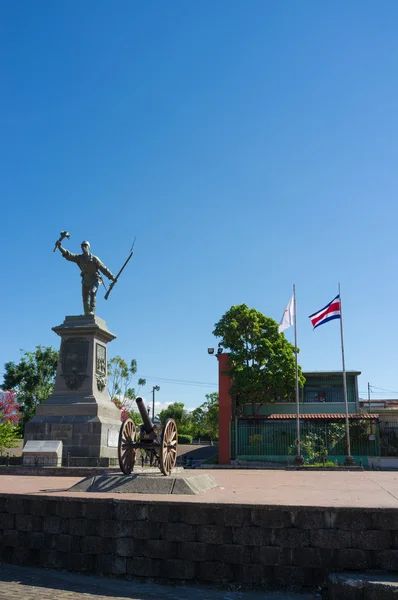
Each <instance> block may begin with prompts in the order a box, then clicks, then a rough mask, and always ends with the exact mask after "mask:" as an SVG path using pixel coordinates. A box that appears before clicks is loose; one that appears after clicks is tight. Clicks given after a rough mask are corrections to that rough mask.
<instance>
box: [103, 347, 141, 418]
mask: <svg viewBox="0 0 398 600" xmlns="http://www.w3.org/2000/svg"><path fill="white" fill-rule="evenodd" d="M136 373H137V361H136V360H135V359H134V358H133V360H132V361H131V362H130V364H127V362H126V361H125V360H123V358H121V357H120V356H115V357H114V358H111V360H110V361H109V362H108V392H109V395H110V397H111V400H112V402H114V403H115V404H116V406H118V408H121V409H122V408H123V407H127V410H129V409H130V408H132V406H133V404H132V401H133V400H135V399H136V397H137V394H138V392H139V389H140V387H141V386H144V385H146V381H145V379H142V378H140V379H139V380H138V389H137V391H136V390H135V388H133V387H132V380H133V377H134V375H135V374H136ZM132 410H133V409H132Z"/></svg>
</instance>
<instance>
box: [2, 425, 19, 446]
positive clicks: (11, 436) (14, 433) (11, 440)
mask: <svg viewBox="0 0 398 600" xmlns="http://www.w3.org/2000/svg"><path fill="white" fill-rule="evenodd" d="M18 437H19V427H18V425H15V424H14V423H11V421H6V422H5V423H0V454H3V453H4V450H9V449H10V448H15V447H16V446H17V443H16V442H17V440H18Z"/></svg>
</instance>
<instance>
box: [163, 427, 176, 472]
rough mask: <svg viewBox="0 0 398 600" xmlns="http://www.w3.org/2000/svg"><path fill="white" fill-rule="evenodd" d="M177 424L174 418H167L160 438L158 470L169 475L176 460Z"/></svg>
mask: <svg viewBox="0 0 398 600" xmlns="http://www.w3.org/2000/svg"><path fill="white" fill-rule="evenodd" d="M177 445H178V437H177V425H176V422H175V421H174V419H168V420H167V421H166V425H165V426H164V428H163V431H162V437H161V440H160V470H161V471H162V473H163V475H170V474H171V471H172V469H173V467H174V466H175V464H176V460H177Z"/></svg>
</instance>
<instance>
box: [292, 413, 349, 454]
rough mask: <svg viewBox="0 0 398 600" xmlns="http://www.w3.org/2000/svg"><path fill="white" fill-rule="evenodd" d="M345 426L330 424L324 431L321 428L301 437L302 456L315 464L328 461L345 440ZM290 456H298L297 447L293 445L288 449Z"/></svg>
mask: <svg viewBox="0 0 398 600" xmlns="http://www.w3.org/2000/svg"><path fill="white" fill-rule="evenodd" d="M344 436H345V425H343V424H340V423H329V424H328V425H327V427H326V428H324V429H323V430H322V429H321V428H319V427H317V428H316V429H314V430H313V431H310V432H308V433H307V434H306V435H303V436H301V439H300V443H301V454H302V456H304V457H306V458H308V460H309V461H310V462H311V463H313V462H315V461H320V462H322V464H323V463H324V462H326V461H327V459H328V456H329V452H330V451H331V450H333V448H334V447H335V446H336V445H337V444H338V443H339V442H340V441H341V440H342V439H343V438H344ZM288 453H289V454H296V453H297V447H296V445H295V444H292V445H291V446H290V447H289V449H288Z"/></svg>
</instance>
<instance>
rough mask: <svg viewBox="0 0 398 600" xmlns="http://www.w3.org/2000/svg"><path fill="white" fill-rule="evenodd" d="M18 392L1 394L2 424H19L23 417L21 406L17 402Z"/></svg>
mask: <svg viewBox="0 0 398 600" xmlns="http://www.w3.org/2000/svg"><path fill="white" fill-rule="evenodd" d="M17 396H18V392H16V391H15V390H5V391H4V392H0V422H3V423H5V422H7V421H10V423H13V424H14V425H17V424H18V421H19V419H20V417H21V413H20V406H19V403H18V400H17Z"/></svg>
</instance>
